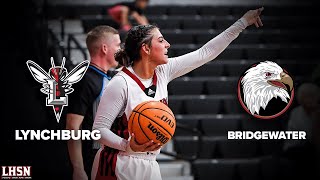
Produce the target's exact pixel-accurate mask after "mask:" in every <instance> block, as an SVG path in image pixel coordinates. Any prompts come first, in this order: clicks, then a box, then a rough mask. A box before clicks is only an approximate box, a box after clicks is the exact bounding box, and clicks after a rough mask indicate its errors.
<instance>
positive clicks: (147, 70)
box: [132, 60, 156, 79]
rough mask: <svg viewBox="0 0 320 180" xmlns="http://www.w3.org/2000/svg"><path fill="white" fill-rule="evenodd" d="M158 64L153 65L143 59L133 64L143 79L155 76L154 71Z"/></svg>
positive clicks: (137, 73) (134, 69) (133, 67)
mask: <svg viewBox="0 0 320 180" xmlns="http://www.w3.org/2000/svg"><path fill="white" fill-rule="evenodd" d="M155 68H156V66H153V65H151V64H149V63H145V62H143V61H141V60H140V61H137V62H135V63H134V66H132V69H133V71H134V72H135V73H136V75H138V76H139V77H140V78H141V79H150V78H152V77H153V73H154V70H155Z"/></svg>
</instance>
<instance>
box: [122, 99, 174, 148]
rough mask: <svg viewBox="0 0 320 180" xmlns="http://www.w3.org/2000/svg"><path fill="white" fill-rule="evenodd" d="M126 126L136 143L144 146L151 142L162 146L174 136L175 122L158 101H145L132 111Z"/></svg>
mask: <svg viewBox="0 0 320 180" xmlns="http://www.w3.org/2000/svg"><path fill="white" fill-rule="evenodd" d="M128 126H129V127H128V128H129V132H130V134H131V133H134V135H135V139H136V141H137V143H139V144H144V143H146V142H148V141H150V140H153V142H155V143H160V144H162V145H164V144H165V143H167V142H168V141H169V140H170V139H171V138H172V136H173V134H174V131H175V129H176V120H175V117H174V115H173V113H172V111H171V109H170V108H169V107H168V106H167V105H165V104H163V103H162V102H158V101H147V102H143V103H141V104H139V105H137V106H136V107H135V108H134V109H133V111H132V113H131V115H130V117H129V124H128Z"/></svg>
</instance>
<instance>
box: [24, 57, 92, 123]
mask: <svg viewBox="0 0 320 180" xmlns="http://www.w3.org/2000/svg"><path fill="white" fill-rule="evenodd" d="M65 61H66V59H65V58H63V59H62V63H61V66H55V64H54V61H53V57H51V65H52V67H51V68H50V69H49V71H48V73H47V72H46V71H45V70H43V69H42V68H41V67H40V66H39V65H38V64H37V63H35V62H33V61H31V60H28V61H27V66H28V68H29V70H30V72H31V74H32V76H33V77H34V79H35V80H36V81H38V82H39V83H42V86H43V88H41V89H40V91H41V92H42V93H44V94H47V95H48V97H47V98H46V100H47V101H46V105H47V106H52V107H53V111H54V114H55V116H56V119H57V122H58V123H59V120H60V116H61V113H62V110H63V107H64V106H68V96H67V95H68V94H70V93H72V92H73V88H71V85H72V84H74V83H77V82H78V81H80V80H81V78H82V77H83V75H84V74H85V72H86V71H87V69H88V66H89V61H83V62H81V63H80V64H78V65H77V66H76V67H75V68H74V69H72V71H71V72H70V73H68V71H67V69H66V68H65V67H64V64H65Z"/></svg>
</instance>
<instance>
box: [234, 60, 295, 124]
mask: <svg viewBox="0 0 320 180" xmlns="http://www.w3.org/2000/svg"><path fill="white" fill-rule="evenodd" d="M293 96H294V88H293V80H292V78H291V77H290V76H289V74H288V72H287V71H286V70H284V69H282V68H281V67H280V66H279V65H278V64H277V63H275V62H271V61H264V62H260V63H259V64H254V65H252V66H251V67H250V68H249V69H247V70H246V71H245V73H244V74H243V75H242V77H241V78H240V80H239V82H238V98H239V101H240V103H241V105H242V107H243V108H244V109H245V110H246V111H247V112H248V113H249V114H251V115H253V116H254V117H257V118H260V119H271V118H275V117H278V116H280V115H281V114H283V113H284V112H285V111H286V110H287V109H288V108H289V106H290V105H291V103H292V100H293Z"/></svg>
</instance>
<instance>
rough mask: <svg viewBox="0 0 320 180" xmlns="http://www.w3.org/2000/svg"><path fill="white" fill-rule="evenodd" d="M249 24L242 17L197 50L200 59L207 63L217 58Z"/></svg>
mask: <svg viewBox="0 0 320 180" xmlns="http://www.w3.org/2000/svg"><path fill="white" fill-rule="evenodd" d="M247 24H248V23H247V22H246V20H245V19H244V18H241V19H239V20H238V21H237V22H235V23H234V24H233V25H231V26H230V27H229V28H228V29H226V30H225V31H223V32H222V33H220V34H219V35H218V36H216V37H215V38H213V39H212V40H210V41H209V42H207V43H206V44H205V45H203V46H202V47H201V48H200V49H198V50H197V53H198V60H199V61H200V62H202V63H206V62H208V61H210V60H212V59H215V58H216V57H217V56H218V55H219V54H220V53H222V52H223V51H224V50H225V49H226V48H227V47H228V46H229V44H230V43H231V42H232V41H233V40H235V39H236V38H237V37H238V36H239V34H240V33H241V32H242V31H243V30H244V29H245V28H246V27H247Z"/></svg>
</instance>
